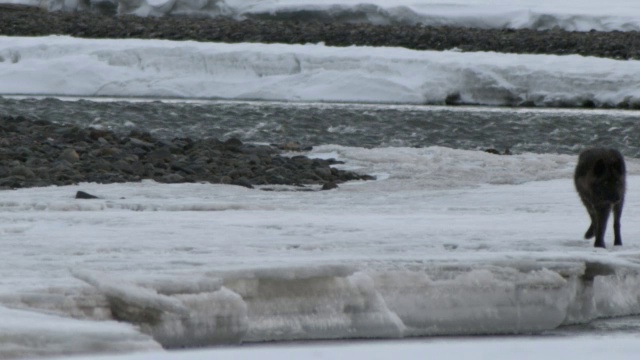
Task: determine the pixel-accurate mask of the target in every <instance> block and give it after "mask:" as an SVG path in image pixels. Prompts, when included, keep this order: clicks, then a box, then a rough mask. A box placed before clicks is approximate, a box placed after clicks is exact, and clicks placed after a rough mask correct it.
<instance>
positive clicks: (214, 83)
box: [0, 36, 640, 107]
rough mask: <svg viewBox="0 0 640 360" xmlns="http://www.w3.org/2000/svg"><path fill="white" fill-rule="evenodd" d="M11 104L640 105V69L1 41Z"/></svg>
mask: <svg viewBox="0 0 640 360" xmlns="http://www.w3.org/2000/svg"><path fill="white" fill-rule="evenodd" d="M0 60H1V61H0V78H2V79H3V81H2V82H0V95H3V94H4V95H10V94H14V95H17V94H29V95H48V96H61V95H66V96H122V97H152V98H154V97H157V98H168V97H171V98H183V99H194V98H201V99H237V100H239V99H250V100H276V101H309V102H319V101H328V102H331V101H334V102H336V101H337V102H367V103H405V104H444V102H445V99H446V98H447V97H448V96H453V95H456V94H457V95H459V98H460V100H461V101H462V102H464V103H468V104H482V105H516V104H519V103H522V102H529V103H530V104H536V105H539V106H559V105H561V106H577V107H580V106H582V104H584V103H585V102H587V101H589V102H592V103H594V104H595V105H596V106H601V105H603V104H609V105H611V106H616V105H618V104H619V103H623V102H625V103H631V104H635V103H640V90H639V88H638V83H640V61H618V60H611V59H602V58H593V57H583V56H578V55H570V56H549V55H516V54H497V53H461V52H456V51H445V52H436V51H414V50H407V49H403V48H384V47H383V48H371V47H346V48H339V47H328V46H325V45H322V44H315V45H312V44H309V45H278V44H271V45H266V44H221V43H198V42H192V41H187V42H178V41H163V40H137V39H128V40H123V39H116V40H94V39H76V38H71V37H65V36H49V37H0Z"/></svg>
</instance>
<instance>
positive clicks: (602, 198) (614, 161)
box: [573, 147, 627, 248]
mask: <svg viewBox="0 0 640 360" xmlns="http://www.w3.org/2000/svg"><path fill="white" fill-rule="evenodd" d="M626 173H627V170H626V165H625V163H624V157H623V156H622V154H621V153H620V151H618V150H616V149H612V148H600V147H599V148H592V149H587V150H584V151H582V152H581V153H580V156H579V157H578V165H576V171H575V174H574V178H573V180H574V183H575V186H576V190H577V191H578V195H580V199H581V200H582V203H583V204H584V206H585V207H586V208H587V211H588V212H589V216H590V217H591V226H589V229H588V230H587V232H586V233H585V234H584V238H585V239H590V238H592V237H593V236H594V235H595V237H596V240H595V242H594V244H593V246H595V247H602V248H604V247H605V244H604V233H605V230H606V228H607V220H608V218H609V214H610V213H611V210H612V209H613V231H614V243H613V244H614V245H615V246H622V237H621V236H620V216H621V215H622V207H623V205H624V194H625V191H626Z"/></svg>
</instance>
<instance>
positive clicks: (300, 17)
mask: <svg viewBox="0 0 640 360" xmlns="http://www.w3.org/2000/svg"><path fill="white" fill-rule="evenodd" d="M9 1H10V2H17V3H26V4H29V5H38V6H40V7H42V8H45V9H48V10H49V11H61V10H62V11H74V10H93V11H98V12H102V13H107V14H111V13H115V12H117V13H119V14H135V15H138V16H164V15H199V16H211V17H219V16H224V17H230V18H234V19H239V20H241V19H246V18H254V17H258V18H262V19H276V20H291V21H308V20H319V21H341V22H351V23H362V22H366V23H372V24H384V25H388V24H412V25H413V24H425V25H435V26H441V25H449V26H468V27H480V28H517V29H521V28H529V29H534V30H546V29H552V28H554V27H559V28H562V29H566V30H569V31H589V30H591V29H595V30H600V31H612V30H622V31H632V30H635V31H637V30H638V29H640V18H639V17H638V16H634V13H637V11H636V12H634V11H633V10H634V9H638V4H637V2H634V1H632V0H615V1H612V2H610V3H609V5H610V6H607V7H606V8H603V7H602V5H601V4H602V3H601V2H597V1H593V2H591V1H586V2H585V1H580V2H577V1H564V2H563V3H562V4H556V3H553V2H548V1H542V2H541V1H534V0H524V1H498V2H496V1H485V2H482V1H475V0H462V1H461V0H456V1H451V0H445V1H435V2H434V1H428V0H422V1H407V0H402V1H393V2H389V1H384V0H369V1H359V0H347V1H345V0H343V1H336V0H320V1H318V0H315V1H290V0H269V1H263V0H226V1H225V0H9Z"/></svg>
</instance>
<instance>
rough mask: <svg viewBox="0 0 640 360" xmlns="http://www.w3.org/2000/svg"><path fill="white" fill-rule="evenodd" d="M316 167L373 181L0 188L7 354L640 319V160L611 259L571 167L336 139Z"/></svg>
mask: <svg viewBox="0 0 640 360" xmlns="http://www.w3.org/2000/svg"><path fill="white" fill-rule="evenodd" d="M310 155H312V156H319V157H327V156H331V157H337V158H339V159H341V160H344V161H346V165H343V166H348V167H349V168H357V169H359V170H361V171H364V172H367V173H372V174H376V175H378V180H377V181H370V182H356V183H349V184H343V185H342V186H341V187H340V188H339V189H337V190H334V191H314V192H299V191H287V190H291V189H287V188H277V189H276V190H279V191H261V190H250V189H246V188H242V187H237V186H229V185H211V184H179V185H161V184H156V183H153V182H143V183H138V184H113V185H99V184H80V185H77V186H67V187H46V188H35V189H23V190H16V191H7V192H3V197H2V200H1V201H0V221H1V225H0V238H1V239H2V247H1V249H0V257H1V258H2V259H3V261H2V262H0V273H2V274H3V281H2V282H1V283H0V304H1V305H0V311H1V312H2V319H3V322H2V324H0V331H1V332H2V336H1V337H0V357H11V356H26V355H32V356H35V355H48V356H52V355H62V354H72V353H87V352H88V353H99V352H131V351H140V350H154V349H155V350H158V349H159V346H160V345H163V346H164V347H167V348H176V347H178V348H179V347H183V346H188V347H193V346H207V345H214V344H219V343H236V342H240V341H242V342H253V341H270V340H299V339H302V340H307V339H342V338H370V337H374V338H378V337H385V338H398V337H407V336H418V335H437V334H501V333H505V334H511V333H530V332H536V331H541V330H546V329H554V328H556V327H558V326H560V325H563V324H573V323H583V322H586V321H589V320H592V319H595V318H602V317H610V316H621V315H629V314H637V313H640V301H639V299H640V243H638V241H637V239H638V238H640V227H638V226H637V225H636V223H635V222H634V221H633V219H634V218H636V217H637V216H639V215H640V214H639V210H638V209H640V197H639V196H638V195H637V193H636V192H634V191H633V189H635V188H637V187H638V186H640V176H638V175H639V174H640V163H639V162H638V161H637V160H635V159H629V161H628V162H629V164H628V166H629V172H630V177H629V188H630V191H629V194H628V198H627V202H626V204H627V206H626V210H625V213H624V215H623V226H622V229H623V241H624V246H623V247H620V248H614V247H613V246H612V241H611V231H609V233H608V237H607V244H608V245H609V248H607V249H606V250H602V249H594V248H593V247H592V242H591V241H585V240H583V239H582V238H581V237H582V234H583V233H584V231H585V230H586V227H587V225H588V221H587V218H588V217H587V215H586V212H585V210H584V209H583V207H582V205H581V204H580V201H579V200H578V197H577V195H576V194H575V192H574V190H573V185H572V181H571V173H572V170H573V166H574V165H575V158H574V157H571V156H567V155H538V154H522V155H514V156H507V157H505V156H496V155H491V154H487V153H484V152H475V151H463V150H452V149H446V148H439V147H430V148H424V149H415V148H377V149H361V148H349V147H340V146H332V145H324V146H320V147H318V148H316V149H315V150H314V151H313V153H311V154H310ZM77 190H84V191H87V192H90V193H93V194H95V195H98V196H100V197H101V199H98V200H76V199H74V195H75V192H76V191H77ZM112 316H113V317H115V318H117V319H119V320H121V322H117V323H116V322H114V321H112V320H110V319H111V317H112ZM611 341H613V342H614V343H615V342H623V343H624V344H626V345H625V346H623V348H622V349H623V350H621V351H626V350H624V349H627V347H626V346H630V348H631V349H636V347H635V346H636V345H633V343H631V342H629V341H627V340H625V339H616V338H613V340H611ZM525 343H526V342H525ZM556 344H557V343H556ZM525 345H526V344H525ZM525 345H523V346H525ZM334 346H335V345H334ZM394 346H395V345H392V346H391V348H392V349H393V348H394ZM412 346H413V345H412ZM415 346H418V349H416V351H431V350H432V349H431V346H432V345H428V347H429V349H430V350H419V348H421V347H422V346H426V345H415ZM479 346H483V347H484V346H489V347H491V346H490V345H486V344H484V345H479ZM526 346H528V345H526ZM341 349H342V348H340V347H338V348H335V349H334V348H327V349H324V350H319V351H320V352H322V351H329V353H331V352H333V351H339V352H341ZM358 349H360V350H358ZM212 351H219V350H212ZM234 351H235V350H234ZM237 351H240V353H239V354H245V355H237V356H249V355H246V354H249V353H250V352H251V351H252V350H251V349H246V350H237ZM245 351H247V353H245ZM273 351H284V350H283V349H279V350H273ZM296 351H303V352H305V351H308V349H302V350H296ZM352 351H364V350H362V348H359V347H355V348H353V349H352ZM370 351H374V352H375V347H372V348H371V349H370ZM402 351H409V350H402ZM461 351H462V350H461ZM232 352H233V351H232ZM230 354H231V353H230ZM554 355H557V354H554ZM180 356H181V355H180ZM194 356H196V357H197V356H198V354H194ZM205 356H206V355H205ZM229 356H230V358H237V357H234V356H236V355H233V354H231V355H229ZM287 356H288V355H287ZM328 356H329V355H328ZM378 356H381V357H382V356H383V355H382V354H378ZM241 358H242V357H241Z"/></svg>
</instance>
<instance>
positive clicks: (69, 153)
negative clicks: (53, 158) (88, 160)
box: [59, 149, 80, 164]
mask: <svg viewBox="0 0 640 360" xmlns="http://www.w3.org/2000/svg"><path fill="white" fill-rule="evenodd" d="M59 158H60V160H64V161H67V162H69V163H71V164H73V163H77V162H78V160H80V155H78V153H77V152H76V150H75V149H65V150H63V151H62V153H61V154H60V157H59Z"/></svg>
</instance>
